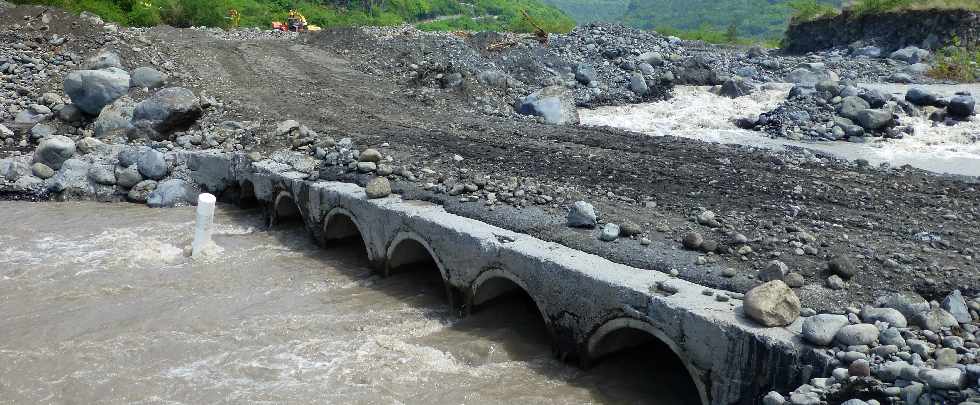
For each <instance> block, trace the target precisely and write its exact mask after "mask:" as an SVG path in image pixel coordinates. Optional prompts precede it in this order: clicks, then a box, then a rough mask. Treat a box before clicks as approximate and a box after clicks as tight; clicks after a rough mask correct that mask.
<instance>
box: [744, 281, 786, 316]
mask: <svg viewBox="0 0 980 405" xmlns="http://www.w3.org/2000/svg"><path fill="white" fill-rule="evenodd" d="M744 302H745V305H744V308H745V313H746V315H748V316H749V318H752V320H754V321H756V322H758V323H760V324H762V325H764V326H786V325H789V324H791V323H793V322H794V321H796V319H797V318H799V317H800V299H799V297H797V296H796V293H794V292H793V289H791V288H789V286H788V285H786V283H784V282H782V281H781V280H774V281H770V282H768V283H765V284H762V285H759V286H757V287H755V288H753V289H751V290H749V291H748V292H747V293H745V301H744Z"/></svg>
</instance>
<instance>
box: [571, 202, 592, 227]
mask: <svg viewBox="0 0 980 405" xmlns="http://www.w3.org/2000/svg"><path fill="white" fill-rule="evenodd" d="M566 221H567V224H568V226H570V227H573V228H595V226H596V213H595V208H594V207H593V206H592V204H589V203H587V202H585V201H576V202H575V204H573V205H572V207H571V208H570V209H569V210H568V216H567V217H566Z"/></svg>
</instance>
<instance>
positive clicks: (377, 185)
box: [364, 177, 391, 199]
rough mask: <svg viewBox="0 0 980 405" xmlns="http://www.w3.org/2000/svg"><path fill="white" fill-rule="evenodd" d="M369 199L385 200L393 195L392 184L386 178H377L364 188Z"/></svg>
mask: <svg viewBox="0 0 980 405" xmlns="http://www.w3.org/2000/svg"><path fill="white" fill-rule="evenodd" d="M364 194H366V195H367V198H371V199H374V198H384V197H387V196H389V195H391V182H390V181H389V180H388V179H387V178H384V177H375V178H373V179H371V180H370V181H368V183H367V185H366V186H365V187H364Z"/></svg>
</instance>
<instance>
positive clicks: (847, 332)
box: [834, 323, 881, 346]
mask: <svg viewBox="0 0 980 405" xmlns="http://www.w3.org/2000/svg"><path fill="white" fill-rule="evenodd" d="M880 333H881V331H879V330H878V328H877V327H876V326H874V325H872V324H870V323H859V324H855V325H847V326H844V327H842V328H840V330H839V331H837V335H836V336H835V337H834V338H835V339H836V340H837V341H838V342H840V343H842V344H844V345H846V346H859V345H870V344H872V343H877V342H878V335H879V334H880Z"/></svg>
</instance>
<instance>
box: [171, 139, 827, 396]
mask: <svg viewBox="0 0 980 405" xmlns="http://www.w3.org/2000/svg"><path fill="white" fill-rule="evenodd" d="M181 158H182V159H186V161H187V167H188V168H189V169H190V173H189V176H190V177H191V179H192V180H194V181H195V182H197V183H198V184H200V185H201V186H202V187H203V188H204V189H206V190H207V191H209V192H212V193H215V194H221V193H225V195H237V199H238V200H240V201H242V202H248V201H252V202H257V203H258V204H260V205H262V206H263V207H265V208H266V212H267V213H268V214H269V216H270V223H271V224H272V225H273V226H274V225H275V224H276V223H278V222H280V221H282V220H285V219H287V218H297V219H301V220H302V221H303V223H304V224H305V226H306V228H307V229H308V230H309V231H310V232H311V233H312V234H313V237H314V238H316V239H317V240H318V241H320V242H321V243H323V244H329V243H330V242H331V241H335V240H338V239H344V238H350V237H359V238H361V239H362V240H363V242H364V246H365V249H366V254H367V257H368V258H369V260H370V261H371V263H372V264H373V265H374V266H375V267H376V268H378V269H379V270H382V271H384V272H385V273H386V274H387V273H388V272H390V271H392V270H394V269H397V268H399V267H401V266H402V265H405V264H410V263H415V262H421V261H431V262H434V263H435V265H436V267H438V269H439V272H440V273H441V275H442V278H443V280H444V282H445V285H446V290H447V295H448V297H449V301H450V305H452V306H453V307H454V308H456V309H459V310H461V312H463V313H465V312H468V311H471V310H474V309H475V308H477V309H478V308H479V306H480V305H481V304H484V303H487V302H488V301H490V300H492V299H493V298H495V297H498V296H501V295H502V294H505V293H508V292H511V291H514V290H521V291H523V292H525V293H526V294H527V295H528V296H529V297H531V299H532V300H533V301H534V302H535V304H536V305H537V308H538V310H539V311H540V314H541V317H542V320H543V322H544V323H545V326H546V328H547V330H548V331H549V333H550V335H551V336H552V338H553V344H554V349H555V352H556V354H557V355H558V356H559V357H561V358H563V359H566V360H572V359H577V360H578V361H580V362H581V364H583V365H584V366H588V365H590V364H593V363H595V362H596V361H600V360H601V359H602V357H603V356H606V355H609V354H612V353H615V352H617V351H619V350H623V349H627V348H630V347H634V346H636V345H638V344H642V343H646V342H649V341H656V342H660V343H662V344H664V345H666V346H668V347H669V348H670V349H671V350H672V351H673V352H674V353H675V354H676V355H677V357H678V358H679V359H680V361H681V362H682V363H683V364H684V366H685V369H686V370H678V372H685V373H688V374H689V375H690V377H691V379H692V380H693V383H694V385H695V386H696V387H697V390H698V394H699V395H700V398H701V402H702V403H703V404H756V403H759V402H761V398H762V396H763V395H764V394H765V393H766V392H768V391H769V390H771V389H781V390H784V391H785V390H788V389H792V388H795V387H796V386H799V385H800V384H802V383H805V382H807V381H808V380H809V379H810V378H812V377H819V376H822V375H826V374H827V373H828V372H829V368H830V364H831V359H830V358H829V357H827V356H826V355H822V354H821V353H820V352H818V351H816V350H814V349H813V348H811V347H809V346H807V345H805V344H803V343H802V341H801V340H800V338H799V332H800V328H801V323H802V322H801V321H797V322H796V323H795V324H793V325H790V326H789V327H787V328H762V327H758V326H757V325H756V324H753V323H752V322H751V321H749V320H748V319H747V318H746V317H745V316H744V314H743V313H742V310H741V305H740V301H737V300H733V301H731V302H718V301H717V300H715V299H714V297H712V296H708V295H705V294H703V292H704V290H705V288H704V287H703V286H699V285H697V284H694V283H690V282H686V281H683V280H680V279H676V278H671V277H670V276H668V275H666V274H663V273H660V272H656V271H649V270H643V269H638V268H633V267H629V266H625V265H621V264H617V263H613V262H611V261H608V260H606V259H604V258H602V257H599V256H595V255H591V254H586V253H583V252H581V251H578V250H574V249H570V248H568V247H565V246H562V245H559V244H556V243H551V242H545V241H542V240H540V239H536V238H533V237H531V236H528V235H525V234H520V233H515V232H511V231H508V230H506V229H502V228H498V227H494V226H491V225H488V224H486V223H483V222H480V221H477V220H473V219H469V218H464V217H461V216H458V215H454V214H451V213H448V212H446V211H445V210H444V209H443V208H442V207H441V206H438V205H434V204H431V203H427V202H421V201H405V200H402V198H401V197H399V196H398V195H394V194H393V195H391V196H389V197H386V198H381V199H374V200H369V199H367V197H366V196H365V194H364V190H363V189H362V188H361V187H360V186H358V185H356V184H350V183H338V182H326V181H311V180H306V178H307V177H308V175H307V174H304V173H299V172H295V171H290V169H289V167H288V165H283V164H279V163H275V162H272V161H262V162H257V163H251V162H249V161H248V159H246V158H245V157H244V156H242V155H236V154H222V153H184V154H183V155H181ZM660 282H669V283H670V284H671V286H672V287H674V288H676V290H677V291H676V292H675V293H672V294H668V293H664V292H662V291H660V290H658V288H657V284H658V283H660ZM672 290H673V288H672ZM732 303H734V305H733V304H732Z"/></svg>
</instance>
